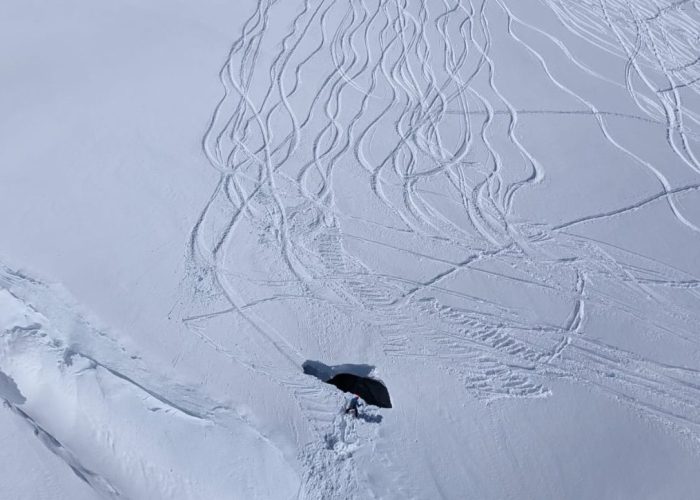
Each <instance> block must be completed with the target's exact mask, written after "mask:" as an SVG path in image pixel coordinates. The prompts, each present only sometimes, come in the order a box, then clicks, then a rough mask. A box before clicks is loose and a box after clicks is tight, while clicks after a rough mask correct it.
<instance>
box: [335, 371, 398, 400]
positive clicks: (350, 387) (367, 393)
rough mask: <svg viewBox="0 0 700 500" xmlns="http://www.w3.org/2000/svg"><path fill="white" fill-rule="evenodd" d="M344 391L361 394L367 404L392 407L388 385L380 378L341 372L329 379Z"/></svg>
mask: <svg viewBox="0 0 700 500" xmlns="http://www.w3.org/2000/svg"><path fill="white" fill-rule="evenodd" d="M328 383H329V384H333V385H334V386H336V387H337V388H338V389H340V390H341V391H344V392H351V393H353V394H357V395H358V396H360V397H361V398H362V399H363V400H364V401H365V402H366V403H367V404H370V405H374V406H379V407H380V408H391V399H390V398H389V391H388V390H387V388H386V386H385V385H384V384H382V383H381V382H380V381H379V380H375V379H373V378H368V377H359V376H357V375H352V374H350V373H340V374H338V375H336V376H335V377H333V378H332V379H330V380H329V381H328Z"/></svg>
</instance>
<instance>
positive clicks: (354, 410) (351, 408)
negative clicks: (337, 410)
mask: <svg viewBox="0 0 700 500" xmlns="http://www.w3.org/2000/svg"><path fill="white" fill-rule="evenodd" d="M361 404H362V402H361V400H360V396H358V395H357V394H353V396H352V399H350V402H349V403H348V404H347V406H346V407H345V413H346V414H348V413H349V414H351V415H352V416H353V417H355V418H357V417H359V416H360V405H361Z"/></svg>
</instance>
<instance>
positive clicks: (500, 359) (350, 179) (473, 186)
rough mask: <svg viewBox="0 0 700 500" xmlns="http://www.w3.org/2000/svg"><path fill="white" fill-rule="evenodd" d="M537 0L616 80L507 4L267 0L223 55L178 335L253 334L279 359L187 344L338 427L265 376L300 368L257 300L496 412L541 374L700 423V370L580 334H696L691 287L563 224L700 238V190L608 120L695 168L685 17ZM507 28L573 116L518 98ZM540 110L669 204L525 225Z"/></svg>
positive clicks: (296, 383) (683, 11) (537, 169)
mask: <svg viewBox="0 0 700 500" xmlns="http://www.w3.org/2000/svg"><path fill="white" fill-rule="evenodd" d="M545 3H546V5H547V6H548V7H549V8H550V9H551V12H552V13H553V14H554V15H555V16H556V18H557V19H558V20H559V21H560V22H561V23H562V25H563V26H564V27H565V28H566V29H567V30H569V31H570V32H571V33H573V35H575V36H580V37H582V38H585V39H586V41H587V43H591V44H593V45H595V47H597V48H598V49H600V50H602V51H604V52H605V53H607V54H611V55H613V56H614V57H617V58H618V59H619V60H620V67H621V68H622V74H624V78H623V79H621V80H619V81H618V80H616V79H615V78H614V77H611V76H610V75H604V74H602V73H601V72H599V71H598V70H596V69H594V68H592V67H591V65H590V64H589V63H586V62H584V61H582V60H579V58H578V57H577V56H576V54H575V53H574V52H573V49H572V48H570V47H569V46H568V45H567V43H566V42H565V41H564V39H563V38H558V37H557V36H555V35H554V34H551V33H548V32H547V31H545V30H544V29H543V28H541V27H538V26H537V25H536V24H535V23H534V22H531V21H528V20H526V19H523V18H522V17H521V16H519V15H518V14H516V12H515V11H514V9H515V7H517V6H516V5H515V4H514V3H513V2H510V1H506V0H495V1H492V2H488V1H486V0H482V1H478V0H468V1H465V0H449V1H448V0H446V1H444V2H437V1H428V0H422V1H418V2H408V1H402V0H390V1H384V0H364V1H353V2H340V1H337V0H320V1H316V2H312V1H310V0H307V1H304V2H298V5H294V6H293V7H294V8H292V12H293V14H292V15H291V16H290V10H289V9H290V8H291V7H290V5H292V4H290V3H289V2H284V3H283V2H275V1H273V0H260V1H259V2H258V4H257V7H256V9H255V11H254V12H253V14H252V15H251V17H250V18H249V19H248V20H247V22H246V23H245V24H244V26H243V30H242V33H241V35H240V37H239V38H238V40H237V41H236V42H235V43H234V45H233V47H232V50H231V52H230V54H229V57H228V59H227V61H226V64H225V65H224V67H223V68H222V70H221V73H220V79H221V82H222V85H223V87H224V95H223V97H222V99H221V101H220V103H219V104H218V106H217V107H216V110H215V112H214V114H213V116H212V120H211V123H210V125H209V128H208V129H207V131H206V134H205V136H204V139H203V143H202V146H203V149H204V152H205V154H206V156H207V158H208V159H209V161H210V163H211V165H212V166H213V167H214V168H215V169H216V170H217V171H218V172H219V174H220V179H219V182H218V184H217V186H216V189H215V190H214V192H213V193H212V196H211V198H210V200H209V201H208V203H207V204H206V206H205V208H204V210H203V212H202V213H201V215H200V217H199V218H198V221H197V223H196V225H195V226H194V228H193V230H192V233H191V238H190V245H189V252H188V264H189V277H190V279H191V282H192V283H193V286H194V289H195V291H196V300H195V301H194V305H195V309H196V311H194V312H193V313H192V314H190V315H189V316H188V320H187V322H188V324H189V323H195V322H197V321H200V320H204V319H211V318H212V317H214V316H217V315H227V316H228V317H231V318H233V319H234V320H235V321H237V322H238V324H245V325H247V327H246V328H248V329H250V331H251V332H252V335H254V336H256V337H257V338H259V339H261V340H262V341H263V342H264V343H265V345H267V346H268V347H270V348H271V349H270V350H269V352H255V353H251V352H246V351H244V350H242V349H236V348H235V347H233V346H234V345H235V344H236V340H235V338H234V336H233V334H232V337H231V338H217V339H213V338H211V337H207V336H206V334H205V333H202V331H201V330H198V329H197V328H193V332H194V333H195V334H197V335H199V336H200V338H202V340H203V341H205V342H206V343H207V344H208V345H210V346H212V347H213V348H215V349H217V350H218V351H219V352H221V353H222V354H224V355H226V356H229V357H230V358H231V359H232V360H235V361H236V362H239V363H242V364H244V365H245V366H248V367H249V368H250V369H251V370H254V371H256V372H259V373H263V374H265V376H268V377H270V378H271V379H273V380H276V381H278V382H279V383H280V384H282V385H283V386H286V387H288V388H289V390H290V391H291V392H292V393H293V394H295V395H296V397H297V401H298V403H299V407H300V409H301V411H302V413H303V414H304V415H308V417H309V419H310V421H311V422H315V423H314V424H313V425H314V426H315V427H316V429H317V431H318V432H319V433H321V434H323V433H324V432H325V431H324V429H327V426H328V425H329V422H330V421H332V420H333V419H332V417H330V416H329V415H328V414H327V412H323V411H317V409H313V408H314V403H313V399H314V398H315V397H318V394H319V393H318V390H317V388H314V387H313V386H311V385H309V383H308V382H307V381H305V380H303V379H298V380H297V379H293V381H291V382H290V381H289V380H288V379H287V378H286V375H285V376H282V375H280V373H281V372H280V371H279V370H277V369H276V368H275V367H277V366H284V367H286V368H285V370H286V369H287V368H289V370H292V367H293V366H294V365H296V366H298V365H300V364H301V360H302V359H303V357H302V356H301V354H300V353H299V352H298V351H297V348H296V347H294V345H293V342H291V341H289V340H288V339H287V337H286V336H285V334H284V332H280V331H279V330H278V329H277V328H275V327H274V326H273V325H272V324H271V322H269V321H265V320H264V319H263V313H262V312H261V311H263V309H262V308H263V307H267V306H268V305H269V304H270V303H275V302H276V303H278V304H279V305H283V304H285V303H286V302H289V301H293V302H294V304H295V306H294V307H295V308H296V310H295V311H296V314H297V315H299V316H303V315H304V314H309V315H312V313H311V312H310V311H311V310H312V309H313V310H317V308H320V309H322V310H327V311H336V312H338V313H340V314H343V315H347V316H349V317H352V318H355V319H357V320H358V321H361V322H364V323H365V324H368V325H371V326H372V327H373V328H375V329H376V330H377V331H378V332H379V335H380V336H381V342H382V343H383V346H384V350H385V352H386V354H387V356H395V357H402V358H412V359H425V358H433V359H436V360H437V361H438V362H439V363H441V364H443V365H444V366H445V367H446V368H447V369H449V370H451V371H453V372H454V373H457V374H459V375H460V376H461V377H462V378H463V379H464V381H465V386H466V388H467V389H468V390H470V391H472V392H473V394H475V395H476V396H477V397H481V398H484V399H486V400H490V399H493V398H500V397H540V396H546V395H547V394H548V393H549V389H548V387H547V381H548V380H551V378H553V377H554V378H565V379H573V380H576V381H579V382H581V383H585V384H589V385H592V386H595V387H597V388H598V389H600V390H602V391H603V392H605V393H607V394H610V395H612V396H613V397H615V398H617V399H619V400H620V401H623V402H625V403H626V404H630V405H632V406H633V407H634V408H636V409H638V410H640V411H642V412H644V413H645V414H649V415H653V416H654V417H655V418H659V419H661V420H662V421H664V422H667V423H671V424H673V425H678V426H680V427H682V428H684V429H691V431H692V432H693V433H696V434H697V432H698V431H699V430H700V413H699V412H698V410H697V404H696V403H697V402H698V401H700V389H699V388H700V380H699V379H698V374H697V372H694V371H692V370H690V369H685V368H683V367H676V368H673V369H670V368H667V367H665V366H663V365H662V364H659V363H657V362H655V361H653V360H651V359H645V358H644V357H641V356H637V355H635V354H634V353H631V352H627V351H625V350H623V349H619V348H616V347H614V346H612V345H607V344H604V343H600V342H593V341H592V340H590V339H587V338H586V325H587V323H588V321H589V317H588V315H589V311H590V309H591V308H592V307H595V308H597V309H598V310H603V311H606V312H610V313H611V314H615V315H619V316H620V317H625V318H627V319H629V320H633V321H639V322H640V323H641V324H643V325H644V326H645V328H650V329H652V330H653V331H655V332H659V333H658V334H659V335H669V336H671V337H673V338H675V339H679V341H682V342H686V343H689V344H691V345H697V344H698V341H699V340H700V339H699V338H698V337H697V335H696V333H695V331H694V327H693V325H694V324H696V322H697V320H698V319H699V318H698V310H697V309H695V310H694V309H693V308H692V307H686V306H682V305H679V304H677V303H675V302H674V301H673V300H672V299H671V298H670V297H669V296H667V295H666V294H665V291H667V290H670V289H672V288H674V289H683V290H687V291H688V293H689V294H692V296H691V298H690V299H689V300H697V299H698V295H697V292H696V291H695V289H696V288H697V287H696V286H695V285H694V284H696V283H697V282H698V278H697V277H696V276H693V275H691V274H689V273H687V272H683V271H680V270H678V269H675V268H673V267H671V266H669V265H667V264H664V263H661V262H659V261H656V260H653V259H649V258H645V257H642V256H639V255H637V254H635V253H634V252H633V251H632V250H631V249H621V248H617V247H615V248H613V247H610V246H609V245H606V244H604V243H601V242H596V241H595V240H593V239H591V238H586V237H583V236H578V235H574V234H571V233H570V232H568V231H565V230H568V229H572V227H573V226H577V225H581V224H584V223H592V222H594V221H600V220H607V219H611V218H613V217H615V216H618V215H623V214H629V213H631V212H635V211H637V210H640V209H642V208H645V207H647V206H650V205H652V204H654V203H655V202H658V203H662V202H663V203H665V204H666V205H667V206H668V208H669V209H670V211H671V213H672V214H673V217H674V218H675V220H676V221H678V222H679V223H680V224H681V225H682V226H683V228H684V229H685V230H688V231H691V232H697V231H699V229H698V227H697V226H696V225H695V223H694V222H692V220H691V217H690V216H689V215H688V214H687V213H686V212H685V211H684V210H685V208H684V206H683V205H682V204H681V201H682V199H683V197H684V196H691V195H692V194H693V193H694V192H695V191H697V186H698V184H697V183H686V184H683V185H681V187H678V186H677V185H674V184H673V183H672V182H671V180H670V178H669V176H668V174H667V173H666V172H665V171H664V169H663V168H662V166H660V165H658V164H656V163H655V162H654V161H652V160H651V159H648V158H647V157H646V156H645V154H644V153H643V152H642V151H637V150H636V149H634V148H631V147H629V146H628V145H626V143H623V141H622V140H621V139H620V138H619V137H618V136H617V135H616V133H615V128H614V127H613V124H615V123H621V122H622V121H624V120H627V121H634V122H639V123H641V124H644V126H652V127H656V128H658V129H659V132H660V133H661V134H663V133H664V132H663V130H664V129H665V130H666V132H665V133H666V140H667V144H668V147H669V148H670V150H671V151H672V152H673V154H674V155H675V157H676V158H677V159H678V162H679V165H683V166H684V167H687V168H688V169H689V170H690V171H691V172H698V171H700V170H699V165H698V161H697V159H696V156H695V153H694V147H695V144H696V143H697V135H698V129H697V127H698V125H700V116H699V115H698V113H697V110H693V109H691V107H688V106H684V104H683V102H684V101H683V99H684V95H686V94H684V93H697V90H698V85H697V83H696V82H697V77H698V75H700V73H698V71H700V67H698V65H697V64H696V63H697V50H696V49H697V41H698V28H697V26H698V24H697V22H694V20H696V19H695V18H694V17H693V16H697V12H695V13H692V12H691V7H690V4H686V3H683V2H678V3H674V4H665V5H663V4H661V3H659V2H657V1H654V0H645V1H642V2H627V1H623V0H586V1H584V2H578V1H575V2H574V1H569V0H547V1H546V2H545ZM283 4H284V8H283V7H282V5H283ZM496 36H497V37H498V40H500V41H501V42H500V43H504V42H503V40H509V43H511V44H513V46H514V47H517V48H518V50H521V51H522V53H523V54H525V55H527V56H528V57H530V60H531V61H534V63H533V68H535V69H533V71H538V72H540V74H541V75H542V77H543V78H545V79H546V81H548V82H550V83H551V85H552V86H553V88H556V89H557V90H558V91H560V92H561V93H562V95H564V96H565V97H566V99H568V101H567V102H569V103H570V106H568V107H566V108H563V109H551V108H550V109H548V108H546V107H543V108H542V109H532V108H520V107H519V106H517V105H516V104H515V101H514V100H513V98H512V97H510V96H509V94H508V91H507V86H505V85H503V80H502V79H500V75H501V74H502V72H503V69H501V68H502V67H501V66H500V62H499V59H498V57H497V55H496V53H495V52H494V39H496ZM532 37H539V38H538V40H539V39H541V40H543V42H542V43H546V44H548V45H547V47H549V48H552V50H556V51H558V52H557V53H558V54H564V55H565V56H566V57H567V59H568V60H569V61H570V64H571V67H572V68H575V70H576V71H578V72H579V73H578V74H580V76H581V78H585V79H589V80H590V81H592V82H598V83H600V82H602V83H604V84H605V85H610V86H612V87H614V88H617V89H623V90H625V91H626V92H627V93H628V94H629V96H630V98H631V99H632V100H633V102H634V103H636V105H637V107H638V113H625V112H618V111H615V110H606V109H601V108H600V107H599V106H597V105H596V104H594V102H593V100H592V99H591V98H590V97H589V96H587V95H585V94H584V93H582V92H581V91H579V90H576V89H574V88H573V87H570V86H569V85H568V84H567V80H566V79H565V78H564V77H562V76H561V75H559V74H558V71H557V69H556V68H555V67H554V65H553V63H552V61H551V60H550V58H551V57H552V56H551V51H550V52H547V51H545V50H543V48H542V47H540V46H539V42H538V43H534V42H533V41H532V39H533V38H532ZM688 95H690V94H688ZM535 115H536V116H539V117H542V118H544V119H550V118H553V117H556V118H558V119H571V120H574V119H575V120H589V121H590V123H591V124H592V125H594V126H595V128H596V130H597V131H598V134H599V135H598V137H597V138H596V139H597V140H599V142H598V143H596V145H595V147H599V146H600V147H607V148H609V149H612V150H614V151H616V152H617V153H619V154H621V155H622V156H623V157H625V158H627V159H629V160H630V161H631V162H632V164H634V165H636V166H637V167H639V168H638V172H639V175H640V178H641V176H650V178H651V179H653V180H654V182H655V183H656V184H657V185H658V189H659V192H658V193H657V194H654V195H651V196H648V197H643V196H640V199H639V201H636V202H633V203H629V204H626V205H624V206H621V207H619V208H617V209H614V210H607V211H600V212H598V213H593V214H590V215H588V216H583V217H580V218H577V219H574V220H570V221H568V222H563V223H560V224H555V225H547V224H544V223H541V222H540V221H533V220H523V219H522V218H521V217H520V216H519V214H518V203H517V202H518V199H519V193H521V192H524V190H527V189H529V188H532V187H533V186H537V185H539V184H541V183H542V181H543V180H544V179H545V177H546V175H547V165H546V164H545V163H544V162H543V161H542V160H540V159H539V158H538V157H537V156H536V155H535V153H534V152H533V151H532V150H531V148H530V147H529V146H528V145H527V144H526V141H524V140H523V139H522V131H523V130H524V127H525V125H524V123H525V120H526V118H527V117H531V116H535ZM552 123H559V122H552ZM385 255H386V256H385ZM242 262H247V263H249V264H250V263H252V265H248V266H243V265H241V263H242ZM397 262H398V263H400V265H396V263H397ZM479 277H481V278H479ZM475 279H489V280H493V281H492V282H494V283H498V286H502V287H504V289H507V290H510V293H511V294H517V295H528V294H531V293H536V294H538V296H539V297H540V298H541V299H542V300H544V301H545V302H547V303H548V304H549V305H551V306H552V307H551V308H552V309H554V308H556V307H558V305H557V304H561V303H562V302H566V303H567V304H568V306H567V307H568V313H566V314H561V315H560V317H558V318H554V317H553V316H549V317H547V313H538V312H533V311H528V310H524V309H523V308H522V307H518V306H515V305H513V304H512V303H509V302H508V301H507V300H504V299H503V298H502V297H501V298H494V297H486V296H479V294H478V293H475V291H474V289H473V288H470V285H469V283H470V281H471V280H475ZM611 296H612V297H613V298H612V299H611ZM640 300H644V301H649V303H651V304H653V308H652V309H649V310H648V309H647V308H646V307H644V306H640V303H641V302H640ZM197 304H199V306H197ZM212 304H213V305H212ZM307 309H308V311H307ZM193 318H199V319H193ZM668 325H671V326H668ZM318 326H319V329H320V330H323V329H324V328H329V329H330V328H331V326H332V325H330V324H321V325H318ZM318 341H319V344H322V343H323V342H324V339H323V338H322V335H320V334H319V338H318ZM285 373H286V372H285ZM664 398H666V399H664Z"/></svg>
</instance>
